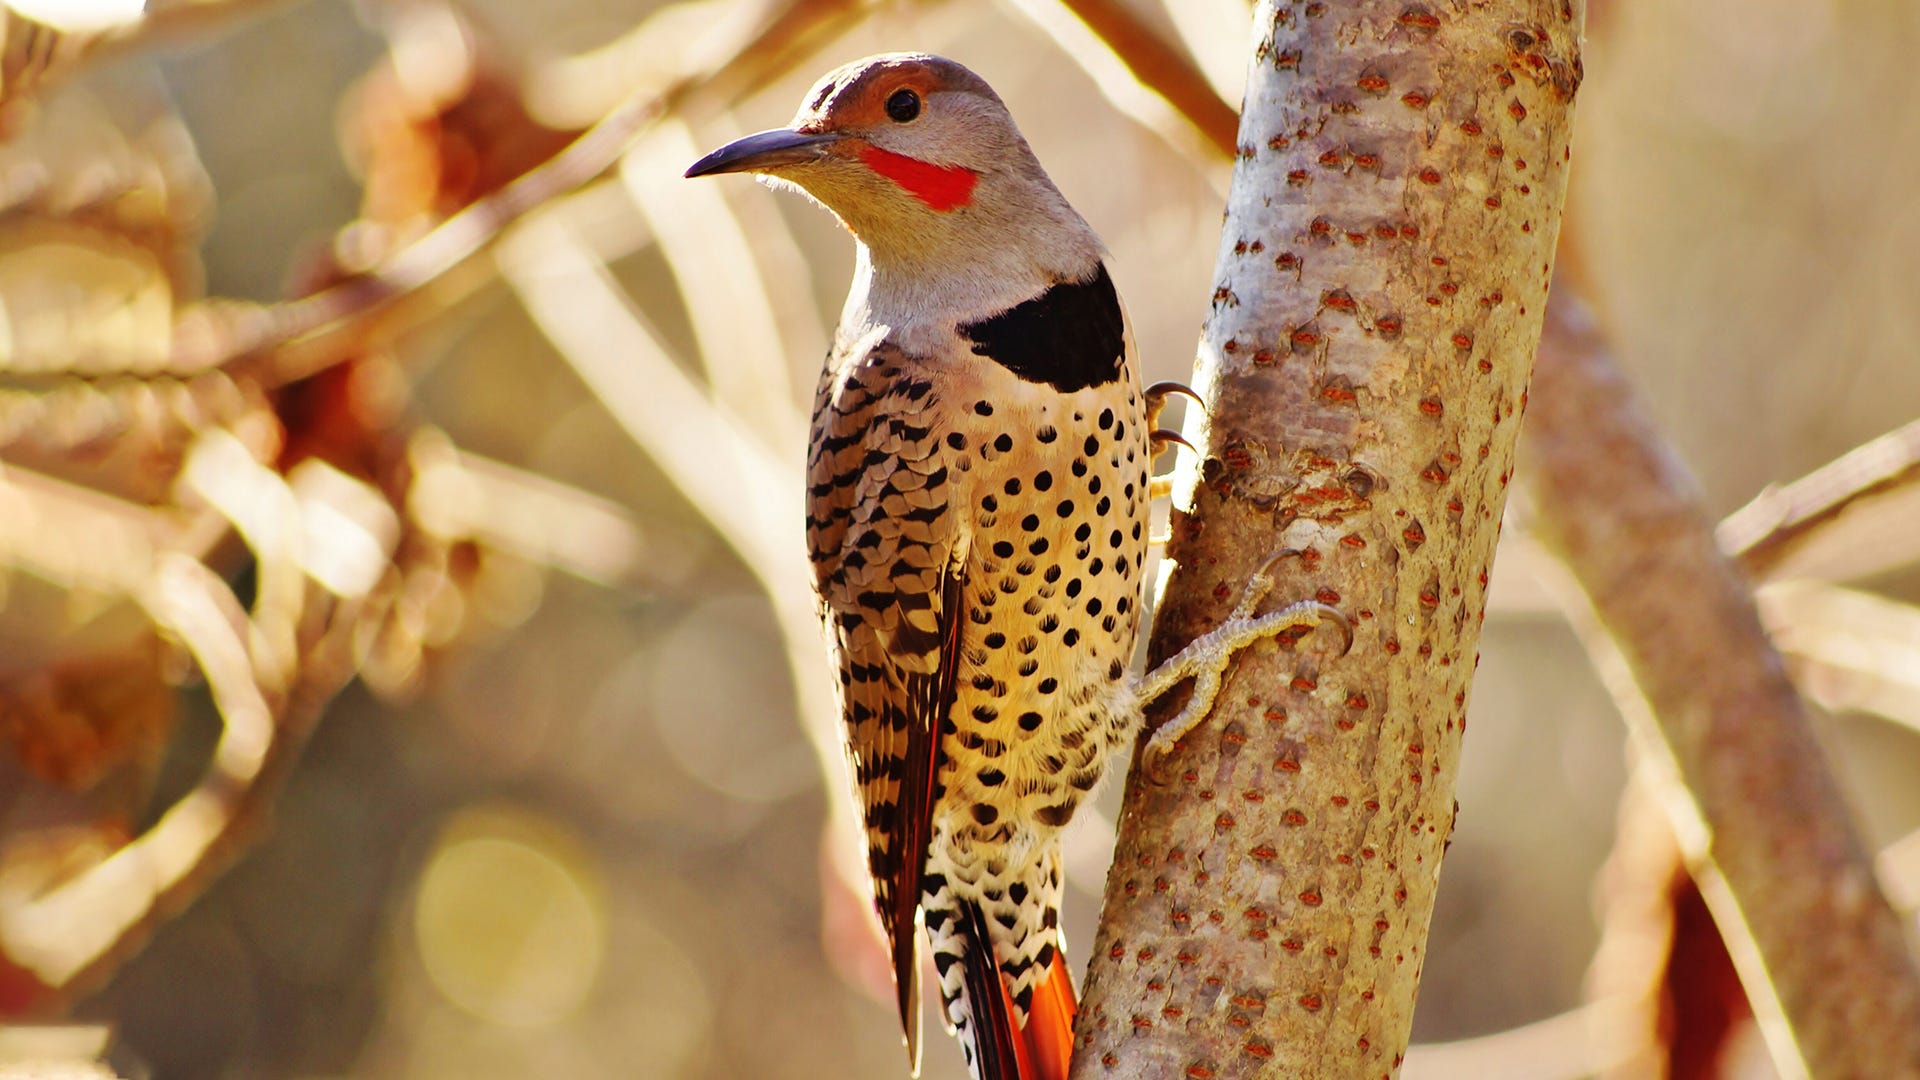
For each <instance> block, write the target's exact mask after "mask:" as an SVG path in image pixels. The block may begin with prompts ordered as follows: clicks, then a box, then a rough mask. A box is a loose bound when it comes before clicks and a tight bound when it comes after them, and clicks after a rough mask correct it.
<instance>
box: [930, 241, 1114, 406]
mask: <svg viewBox="0 0 1920 1080" xmlns="http://www.w3.org/2000/svg"><path fill="white" fill-rule="evenodd" d="M959 329H960V336H961V337H964V338H966V339H967V340H968V341H970V342H972V343H973V351H974V353H975V355H978V356H984V357H987V358H988V359H990V360H993V361H994V362H995V363H998V364H999V365H1001V366H1002V367H1004V368H1006V369H1007V370H1008V371H1011V372H1013V373H1014V374H1015V375H1018V376H1019V377H1020V378H1022V379H1025V380H1026V381H1028V382H1037V383H1045V384H1047V385H1049V386H1052V387H1053V388H1054V389H1056V390H1059V391H1060V392H1061V393H1064V394H1071V393H1073V392H1074V391H1076V390H1081V389H1085V388H1086V387H1089V386H1103V385H1105V384H1107V383H1110V382H1112V381H1113V380H1115V379H1117V378H1119V377H1120V365H1121V363H1122V361H1123V360H1124V353H1125V349H1126V342H1125V330H1124V324H1123V323H1122V321H1121V315H1120V298H1119V296H1118V295H1117V294H1115V293H1114V291H1113V279H1112V278H1110V277H1108V276H1107V268H1106V267H1105V266H1104V265H1100V266H1097V267H1096V268H1095V269H1094V273H1093V276H1092V277H1091V278H1089V279H1087V280H1086V281H1063V282H1060V283H1059V284H1057V285H1054V286H1052V287H1050V288H1049V289H1047V291H1045V292H1043V293H1041V294H1040V295H1038V296H1036V297H1034V298H1033V299H1031V300H1027V301H1025V302H1023V303H1019V304H1015V305H1014V306H1013V307H1010V308H1008V309H1007V310H1005V311H1003V312H1001V313H1000V314H998V315H995V316H993V317H992V318H988V319H982V320H980V321H979V322H974V323H967V324H966V325H964V326H962V327H960V328H959Z"/></svg>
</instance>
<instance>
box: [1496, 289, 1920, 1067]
mask: <svg viewBox="0 0 1920 1080" xmlns="http://www.w3.org/2000/svg"><path fill="white" fill-rule="evenodd" d="M1535 385H1536V389H1537V390H1538V391H1539V394H1540V399H1539V400H1540V404H1539V407H1538V409H1537V415H1536V417H1535V419H1534V422H1533V424H1532V425H1531V426H1530V428H1529V433H1528V438H1527V457H1528V474H1527V475H1528V478H1529V479H1528V485H1527V493H1528V495H1529V496H1530V500H1529V501H1530V503H1531V504H1532V505H1531V511H1532V517H1533V519H1534V520H1533V521H1532V525H1533V530H1534V531H1535V532H1536V533H1537V534H1538V535H1539V536H1540V537H1541V538H1542V539H1543V540H1544V541H1545V542H1546V543H1547V544H1548V545H1549V546H1550V547H1551V548H1553V550H1554V551H1555V553H1556V554H1558V555H1559V556H1560V557H1561V558H1562V559H1563V560H1564V561H1565V562H1566V564H1567V566H1568V568H1569V569H1570V570H1572V572H1573V575H1574V577H1575V579H1576V580H1577V581H1578V582H1579V583H1580V586H1581V588H1582V589H1583V590H1585V592H1586V594H1587V597H1588V599H1589V600H1590V601H1591V602H1592V605H1593V616H1594V617H1595V621H1597V623H1598V626H1586V627H1582V628H1581V629H1582V634H1583V636H1585V637H1587V638H1588V643H1589V647H1590V648H1591V647H1593V646H1594V645H1596V644H1598V645H1600V646H1601V648H1600V650H1599V653H1598V658H1599V659H1600V660H1601V665H1600V666H1601V668H1602V673H1603V674H1604V675H1605V676H1606V677H1607V682H1608V685H1609V687H1610V689H1612V691H1613V693H1614V697H1615V699H1616V700H1617V701H1620V702H1621V703H1622V704H1623V706H1625V708H1624V710H1623V711H1625V712H1626V713H1627V715H1628V719H1629V720H1630V721H1631V722H1632V723H1633V725H1634V729H1635V735H1636V736H1637V737H1638V739H1639V741H1640V744H1641V746H1642V747H1643V749H1645V750H1646V751H1647V754H1646V758H1645V760H1646V762H1647V764H1648V765H1649V766H1651V768H1649V769H1647V770H1645V772H1646V774H1647V775H1648V776H1649V778H1650V779H1654V780H1656V781H1657V782H1658V783H1659V786H1660V788H1661V790H1660V795H1661V798H1660V802H1661V803H1662V804H1663V805H1664V806H1665V807H1666V808H1667V810H1668V814H1669V818H1670V821H1671V824H1672V825H1673V828H1674V833H1675V835H1676V836H1677V837H1678V838H1679V841H1680V846H1681V849H1682V854H1683V856H1684V858H1685V860H1686V863H1687V868H1688V870H1689V871H1690V872H1692V874H1693V877H1694V880H1695V881H1696V882H1698V883H1699V885H1700V893H1701V895H1702V896H1703V897H1704V898H1705V899H1706V902H1707V906H1708V908H1709V909H1710V910H1711V911H1712V912H1713V917H1714V922H1715V924H1717V925H1718V927H1719V928H1720V933H1721V936H1722V937H1723V938H1724V939H1725V940H1726V942H1727V947H1728V953H1729V954H1730V955H1731V956H1732V957H1733V961H1734V966H1735V968H1736V969H1737V970H1738V971H1739V973H1740V981H1741V983H1742V984H1743V985H1744V986H1745V987H1746V992H1747V997H1748V1000H1749V1001H1750V1002H1751V1003H1752V1004H1753V1006H1754V1015H1755V1017H1756V1018H1757V1019H1758V1020H1759V1021H1760V1028H1761V1032H1762V1034H1764V1035H1765V1036H1766V1037H1767V1043H1768V1048H1769V1049H1770V1050H1771V1051H1772V1053H1773V1057H1774V1061H1775V1065H1776V1067H1777V1068H1778V1070H1779V1072H1780V1073H1781V1075H1782V1076H1786V1077H1798V1076H1813V1077H1856V1076H1857V1077H1869V1076H1873V1077H1878V1076H1889V1077H1891V1076H1901V1077H1910V1076H1920V969H1917V968H1916V966H1915V962H1914V958H1913V956H1912V954H1911V953H1910V952H1909V950H1908V946H1907V943H1906V941H1905V939H1904V935H1903V934H1902V932H1901V928H1900V924H1899V921H1898V920H1897V918H1896V917H1895V915H1894V913H1893V910H1892V908H1891V907H1889V906H1888V904H1887V901H1886V899H1885V897H1883V896H1882V895H1881V893H1880V890H1879V888H1878V886H1877V884H1876V883H1875V881H1874V876H1873V865H1872V862H1871V860H1870V859H1869V858H1868V856H1867V853H1866V850H1865V848H1864V846H1863V845H1862V844H1861V842H1860V838H1859V836H1858V835H1857V834H1856V832H1855V830H1854V828H1853V825H1852V821H1851V816H1850V814H1849V812H1848V808H1847V805H1846V801H1845V799H1844V798H1843V797H1842V795H1841V792H1840V788H1839V785H1838V784H1837V783H1836V782H1835V781H1834V777H1833V772H1832V769H1831V767H1830V766H1829V765H1828V763H1827V760H1826V756H1825V755H1824V754H1823V753H1822V752H1821V748H1820V744H1819V741H1818V740H1817V739H1816V738H1815V736H1814V732H1813V726H1812V723H1811V719H1810V717H1809V716H1808V713H1807V708H1806V706H1805V704H1803V703H1802V701H1801V700H1800V697H1799V695H1798V694H1797V693H1795V691H1794V688H1793V686H1792V684H1791V683H1790V682H1788V680H1787V673H1786V668H1785V666H1784V665H1783V664H1782V663H1781V660H1780V656H1779V654H1778V653H1776V652H1775V651H1774V649H1773V646H1772V644H1771V643H1770V642H1769V641H1768V640H1767V636H1766V631H1765V630H1764V629H1763V628H1762V626H1761V623H1760V616H1759V614H1758V612H1757V611H1756V610H1755V609H1754V604H1753V598H1752V596H1751V594H1750V592H1749V591H1748V587H1747V583H1746V582H1745V580H1743V578H1742V577H1741V574H1740V572H1739V571H1738V570H1737V569H1736V568H1735V567H1734V565H1733V563H1732V561H1731V560H1729V559H1728V558H1727V557H1726V556H1725V555H1723V554H1722V553H1721V551H1720V548H1719V547H1718V545H1717V544H1716V543H1715V540H1714V531H1713V521H1712V519H1711V518H1710V517H1709V516H1708V515H1707V512H1706V509H1705V507H1704V506H1703V505H1702V503H1701V500H1700V495H1699V491H1698V489H1697V487H1696V486H1695V484H1694V481H1693V477H1692V476H1691V475H1690V474H1689V473H1688V472H1687V470H1686V467H1685V466H1684V465H1682V464H1681V463H1680V461H1679V459H1678V457H1676V456H1675V454H1674V451H1673V449H1672V447H1671V446H1670V445H1669V444H1668V443H1667V441H1666V440H1665V439H1664V438H1663V437H1662V436H1661V435H1660V433H1659V431H1658V430H1657V429H1656V428H1655V427H1654V426H1653V422H1652V419H1651V418H1650V417H1649V416H1648V415H1647V413H1646V410H1645V409H1644V408H1643V407H1642V406H1641V405H1640V402H1639V401H1638V399H1637V396H1636V395H1635V393H1634V391H1633V388H1632V387H1631V386H1630V385H1629V384H1628V383H1627V381H1626V379H1625V378H1624V377H1623V376H1622V374H1621V372H1620V370H1619V368H1618V366H1617V365H1616V364H1614V362H1613V359H1612V356H1611V354H1610V353H1609V352H1608V351H1607V349H1606V348H1605V346H1604V344H1603V343H1602V341H1601V339H1600V335H1599V331H1598V329H1597V327H1596V326H1595V324H1594V322H1593V319H1592V317H1591V316H1590V315H1589V314H1588V313H1587V311H1586V310H1585V309H1584V308H1582V307H1581V306H1579V304H1578V303H1577V302H1576V301H1573V300H1572V297H1571V295H1570V294H1569V295H1566V296H1559V295H1556V297H1555V298H1554V305H1553V312H1552V314H1551V315H1550V316H1549V318H1548V326H1547V333H1546V338H1545V340H1544V341H1543V342H1542V344H1541V349H1540V374H1539V380H1538V382H1537V383H1536V384H1535Z"/></svg>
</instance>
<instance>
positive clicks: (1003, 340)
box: [686, 53, 1337, 1080]
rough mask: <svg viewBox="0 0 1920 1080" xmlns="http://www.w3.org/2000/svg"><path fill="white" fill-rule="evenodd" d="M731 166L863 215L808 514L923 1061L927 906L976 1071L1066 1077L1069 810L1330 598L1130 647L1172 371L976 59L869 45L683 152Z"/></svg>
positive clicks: (910, 1022)
mask: <svg viewBox="0 0 1920 1080" xmlns="http://www.w3.org/2000/svg"><path fill="white" fill-rule="evenodd" d="M728 172H752V173H758V174H760V175H761V176H763V177H767V178H770V179H772V180H773V181H774V182H775V183H777V184H780V185H785V186H792V187H796V188H798V189H800V190H801V191H804V192H805V193H806V194H808V195H810V196H812V197H813V198H814V199H815V200H817V201H818V202H819V203H821V204H822V205H823V206H825V207H826V208H827V209H828V210H831V211H832V212H833V213H834V214H836V215H838V216H839V218H840V220H841V221H842V222H843V223H845V225H846V226H847V228H848V229H849V230H850V231H851V232H852V233H853V235H854V236H855V238H856V239H857V241H858V260H857V263H856V266H855V270H854V280H853V287H852V291H851V293H850V294H849V296H848V297H847V303H846V308H845V310H844V312H843V313H842V316H841V321H840V325H839V329H838V330H837V331H836V333H835V335H834V341H833V347H832V351H831V353H830V354H829V355H828V357H827V362H826V370H825V372H824V374H823V375H822V378H821V381H820V387H819V392H818V395H817V397H816V398H815V401H814V409H813V424H812V430H811V445H810V449H809V453H808V459H807V461H808V476H807V483H808V489H807V519H806V531H807V542H808V546H809V548H810V555H811V557H812V562H813V570H814V585H815V587H816V588H817V590H818V592H819V596H820V600H821V603H822V606H823V609H824V615H825V619H826V623H827V627H828V637H829V639H830V641H831V642H832V646H833V652H834V654H835V656H834V658H835V660H836V661H837V664H838V675H839V694H840V701H841V705H842V708H843V711H844V715H845V721H846V741H847V752H848V756H849V758H850V761H851V765H852V770H853V775H854V781H855V785H856V787H857V795H858V801H859V803H860V805H861V808H862V811H863V813H864V816H865V823H866V835H867V849H868V867H869V869H870V871H871V872H872V876H873V886H874V894H875V900H876V906H877V908H878V910H879V916H880V921H881V924H882V926H883V928H884V929H885V931H886V936H887V938H888V940H889V942H890V943H891V946H892V952H893V969H894V978H895V980H896V983H897V987H898V992H899V1006H900V1018H901V1023H902V1025H903V1026H904V1027H905V1029H906V1035H907V1044H908V1053H909V1056H910V1057H911V1059H912V1061H913V1067H914V1069H915V1071H916V1072H917V1071H918V1067H919V1030H918V1028H919V1019H918V1017H919V1007H918V1001H919V966H918V961H917V951H916V950H917V943H918V940H919V927H920V926H921V925H924V926H925V928H926V932H927V937H928V939H929V941H930V943H931V946H932V955H933V961H934V967H935V970H936V971H937V972H938V976H939V982H940V997H941V1001H942V1002H943V1003H944V1006H945V1015H946V1018H947V1022H948V1024H949V1025H950V1027H951V1028H952V1029H953V1030H954V1031H956V1032H957V1033H958V1034H959V1036H960V1038H961V1040H962V1045H963V1046H964V1047H965V1049H966V1054H967V1061H968V1066H969V1068H970V1069H971V1071H972V1075H973V1076H975V1077H976V1078H979V1080H1034V1078H1044V1080H1063V1078H1064V1077H1065V1076H1066V1073H1067V1066H1068V1063H1069V1060H1070V1057H1071V1054H1072V1043H1073V1030H1072V1029H1073V1016H1074V1008H1075V999H1074V990H1073V983H1072V978H1071V976H1070V975H1069V974H1068V971H1067V967H1066V961H1065V958H1064V956H1063V955H1062V951H1061V950H1062V943H1061V938H1060V929H1059V912H1060V893H1061V865H1060V864H1061V855H1060V841H1059V833H1060V830H1061V828H1062V827H1064V826H1065V825H1066V824H1067V822H1068V820H1069V819H1070V818H1071V817H1072V816H1073V813H1074V810H1075V808H1077V807H1078V806H1079V805H1080V803H1081V802H1083V801H1084V800H1085V799H1086V798H1087V797H1088V795H1089V793H1090V792H1092V791H1093V789H1094V787H1095V786H1096V785H1097V784H1098V783H1099V782H1100V779H1101V776H1102V774H1103V773H1104V771H1105V769H1106V765H1107V762H1108V760H1109V758H1110V757H1111V756H1112V754H1113V752H1114V751H1115V750H1116V749H1119V748H1120V747H1122V746H1123V745H1125V744H1126V743H1127V742H1128V740H1130V739H1132V738H1133V737H1134V735H1135V733H1136V732H1137V731H1138V729H1139V726H1140V717H1141V709H1142V705H1143V703H1144V702H1146V701H1149V700H1151V699H1152V698H1153V697H1155V696H1157V695H1158V694H1159V693H1161V692H1163V691H1164V690H1166V689H1167V688H1169V687H1170V686H1172V685H1173V684H1175V683H1177V682H1179V681H1181V680H1183V679H1186V678H1189V677H1192V678H1195V681H1196V692H1195V694H1194V695H1193V700H1192V701H1190V703H1189V705H1188V707H1187V709H1186V710H1185V711H1184V712H1183V713H1182V715H1181V717H1179V718H1176V720H1175V721H1173V722H1172V723H1170V724H1169V725H1167V726H1165V727H1163V728H1162V729H1161V730H1160V731H1159V732H1157V733H1156V736H1155V744H1154V745H1155V746H1156V747H1158V748H1161V749H1164V748H1166V747H1169V746H1171V745H1172V741H1173V740H1175V739H1177V738H1178V737H1179V735H1180V734H1181V733H1183V732H1184V731H1185V730H1186V728H1189V727H1191V726H1192V725H1193V723H1195V722H1197V720H1198V719H1199V717H1200V716H1201V715H1203V714H1204V713H1205V711H1206V707H1207V701H1206V700H1205V699H1206V698H1208V697H1210V695H1211V692H1212V690H1213V689H1214V688H1215V687H1217V685H1218V681H1219V673H1220V671H1221V670H1222V668H1223V667H1224V665H1225V663H1226V658H1227V654H1229V653H1230V652H1231V651H1232V650H1233V649H1235V648H1238V647H1239V646H1241V645H1243V644H1245V643H1246V642H1248V641H1251V640H1253V639H1255V638H1257V637H1260V636H1263V635H1272V634H1275V633H1278V632H1280V631H1281V630H1284V629H1286V628H1287V627H1289V626H1302V625H1305V626H1311V625H1314V624H1315V623H1317V622H1318V621H1319V619H1320V617H1321V616H1322V615H1323V614H1324V613H1325V612H1324V610H1323V609H1322V607H1321V606H1320V605H1315V604H1311V603H1309V604H1304V605H1294V606H1293V607H1290V608H1287V609H1286V610H1285V611H1282V612H1277V613H1275V614H1273V615H1269V616H1265V617H1263V618H1256V617H1254V615H1253V604H1254V603H1255V602H1256V601H1257V600H1258V599H1259V596H1258V595H1255V593H1254V592H1250V593H1249V596H1248V598H1246V599H1243V601H1242V603H1241V606H1240V608H1239V609H1237V610H1236V612H1235V614H1234V617H1233V618H1232V619H1230V620H1229V621H1228V623H1227V624H1226V625H1225V626H1223V627H1222V629H1220V630H1218V631H1215V633H1214V634H1211V635H1209V636H1208V637H1207V638H1206V639H1203V641H1202V642H1200V643H1196V646H1195V647H1193V648H1190V649H1188V650H1187V651H1185V652H1183V653H1181V654H1180V655H1179V656H1177V657H1175V658H1174V659H1173V660H1171V661H1169V662H1168V663H1166V664H1163V665H1162V666H1161V667H1160V668H1158V669H1156V670H1155V672H1154V673H1153V674H1151V675H1149V676H1147V677H1145V678H1144V679H1142V678H1137V677H1135V676H1134V675H1133V674H1132V673H1131V671H1130V670H1129V661H1130V657H1131V655H1132V653H1133V647H1134V641H1135V637H1136V635H1137V633H1138V629H1139V624H1140V603H1141V595H1140V594H1141V590H1140V576H1141V570H1142V566H1143V564H1144V561H1145V558H1146V552H1147V542H1148V537H1147V514H1148V500H1149V489H1150V486H1151V483H1152V480H1151V477H1150V475H1149V464H1150V460H1151V457H1152V454H1153V448H1154V445H1155V442H1156V440H1155V439H1154V436H1155V434H1156V433H1155V432H1153V430H1152V426H1151V424H1152V419H1153V414H1155V413H1157V412H1158V405H1159V397H1160V393H1159V392H1157V391H1158V388H1156V392H1153V393H1150V392H1148V391H1144V390H1143V389H1142V388H1141V385H1140V380H1139V374H1138V370H1137V367H1136V365H1135V362H1134V350H1133V345H1132V340H1131V335H1130V333H1129V331H1128V327H1127V323H1126V318H1125V315H1124V314H1123V313H1122V311H1121V307H1120V300H1119V297H1118V296H1117V295H1116V293H1115V291H1114V286H1113V281H1112V278H1111V277H1110V276H1109V275H1108V272H1107V267H1106V265H1105V263H1104V262H1103V255H1104V251H1103V248H1102V245H1101V243H1100V240H1099V238H1098V237H1097V236H1095V235H1094V232H1093V230H1092V229H1091V228H1089V227H1088V226H1087V223H1086V222H1085V221H1083V220H1082V219H1081V217H1080V215H1079V214H1077V213H1075V212H1074V210H1073V208H1072V207H1071V206H1069V205H1067V200H1066V199H1065V198H1064V197H1063V196H1062V195H1061V194H1060V192H1059V190H1058V189H1057V188H1055V187H1054V185H1053V182H1052V181H1051V180H1049V179H1048V178H1047V174H1046V173H1045V172H1044V171H1043V170H1042V169H1041V168H1040V163H1039V162H1038V161H1037V160H1036V159H1035V158H1034V155H1033V151H1032V150H1031V149H1030V148H1029V147H1028V145H1027V142H1026V140H1025V139H1024V138H1022V137H1021V135H1020V132H1019V129H1018V128H1016V127H1015V126H1014V123H1013V118H1012V117H1011V116H1010V115H1009V114H1008V112H1007V108H1006V106H1005V105H1004V104H1002V103H1001V101H1000V98H999V97H998V96H997V95H995V93H994V92H993V90H992V89H991V88H990V87H989V86H988V85H987V84H986V83H985V82H984V81H983V80H982V79H981V78H980V77H979V76H978V75H975V74H974V73H973V72H972V71H969V70H968V69H967V68H965V67H962V66H961V65H960V64H958V63H955V62H954V61H952V60H947V59H944V58H941V57H938V56H929V55H925V54H906V53H898V54H888V55H883V56H875V57H869V58H867V59H864V60H858V61H855V62H853V63H851V64H848V65H846V66H844V67H841V68H839V69H837V70H835V71H833V72H830V73H829V74H828V75H827V76H826V77H824V78H822V79H821V80H820V81H819V82H818V83H816V84H815V85H814V87H813V88H812V89H811V90H810V91H809V92H808V94H807V97H806V100H805V103H804V104H803V105H802V107H801V109H800V112H799V114H798V115H797V116H796V117H795V118H794V121H793V124H792V126H790V127H788V128H782V129H777V130H773V131H766V132H761V133H759V134H757V135H749V136H747V137H745V138H743V139H740V140H738V141H736V142H733V143H731V144H729V145H727V146H724V147H722V148H720V149H719V150H716V151H714V152H713V153H711V154H709V155H707V156H706V157H704V158H702V159H700V160H699V161H698V162H696V163H695V164H694V165H693V166H692V167H691V168H689V169H688V170H687V173H686V175H688V176H690V177H692V176H705V175H708V174H713V173H728ZM1263 580H1264V575H1263ZM1264 591H1265V589H1264V587H1262V588H1260V589H1258V590H1257V592H1259V593H1264ZM1336 614H1337V613H1336Z"/></svg>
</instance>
